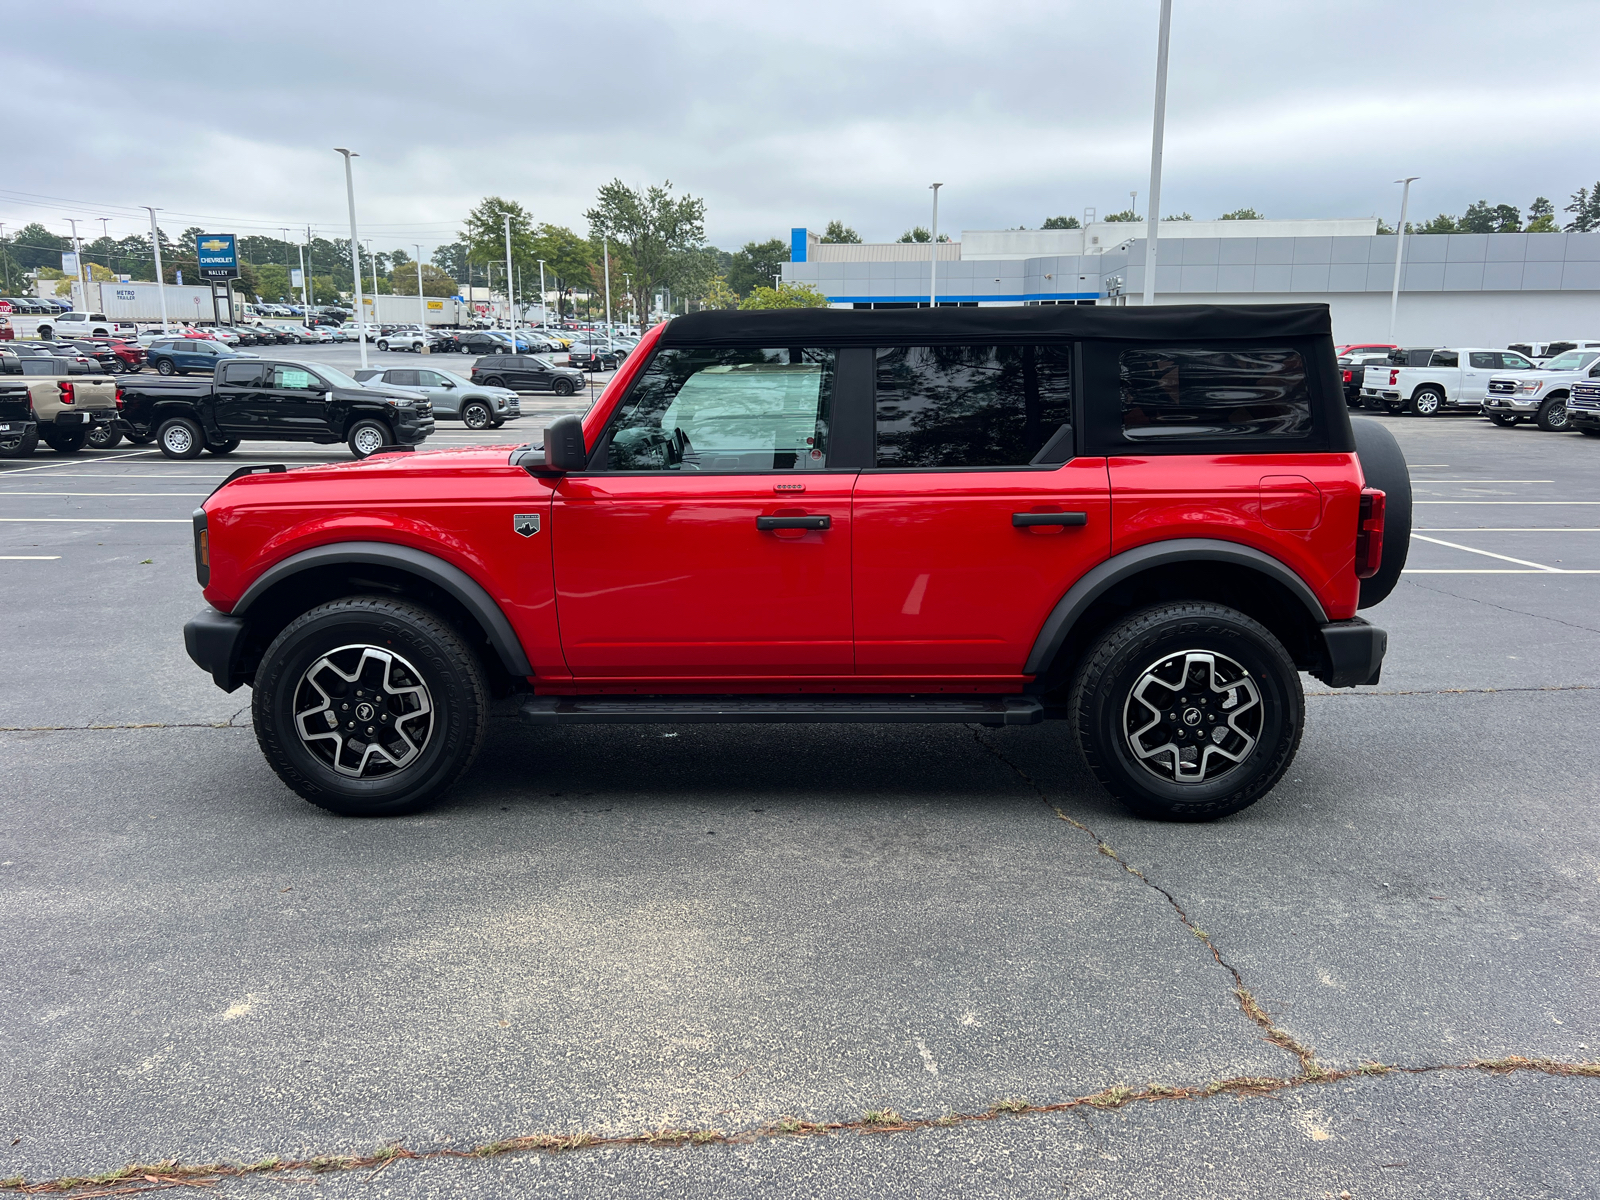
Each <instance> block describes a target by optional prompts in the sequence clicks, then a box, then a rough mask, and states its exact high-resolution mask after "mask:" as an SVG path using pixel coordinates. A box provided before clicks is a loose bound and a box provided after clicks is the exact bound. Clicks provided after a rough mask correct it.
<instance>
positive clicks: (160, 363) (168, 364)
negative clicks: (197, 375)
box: [156, 358, 178, 375]
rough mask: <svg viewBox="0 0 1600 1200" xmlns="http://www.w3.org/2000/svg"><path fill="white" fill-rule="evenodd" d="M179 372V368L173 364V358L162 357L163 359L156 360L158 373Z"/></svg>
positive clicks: (174, 373)
mask: <svg viewBox="0 0 1600 1200" xmlns="http://www.w3.org/2000/svg"><path fill="white" fill-rule="evenodd" d="M177 373H178V368H177V367H175V366H173V365H172V360H171V359H170V358H162V359H157V360H156V374H158V375H176V374H177Z"/></svg>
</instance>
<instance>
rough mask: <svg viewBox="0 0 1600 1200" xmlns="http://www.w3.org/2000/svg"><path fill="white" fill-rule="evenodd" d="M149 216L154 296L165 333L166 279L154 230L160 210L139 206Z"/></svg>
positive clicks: (159, 236)
mask: <svg viewBox="0 0 1600 1200" xmlns="http://www.w3.org/2000/svg"><path fill="white" fill-rule="evenodd" d="M140 207H142V208H143V209H144V210H145V211H146V212H148V213H149V214H150V247H151V249H153V250H154V251H155V252H156V295H157V296H159V297H160V298H161V332H162V333H166V332H167V277H166V276H165V275H163V274H162V273H161V230H159V229H157V228H156V214H157V213H158V212H160V211H161V210H160V209H159V208H151V207H150V205H148V204H144V205H141V206H140Z"/></svg>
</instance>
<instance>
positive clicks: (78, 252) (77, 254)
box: [66, 217, 89, 309]
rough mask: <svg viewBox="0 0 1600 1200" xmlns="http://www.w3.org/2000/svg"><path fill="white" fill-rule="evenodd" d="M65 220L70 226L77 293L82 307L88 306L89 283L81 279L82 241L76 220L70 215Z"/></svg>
mask: <svg viewBox="0 0 1600 1200" xmlns="http://www.w3.org/2000/svg"><path fill="white" fill-rule="evenodd" d="M66 222H67V224H68V225H71V226H72V256H73V258H74V259H75V260H76V261H77V264H78V294H79V295H80V296H81V297H82V298H83V307H84V308H85V309H87V308H88V307H89V285H88V284H87V283H85V282H84V279H83V243H82V242H80V241H79V240H78V222H77V221H76V220H74V219H73V218H72V217H67V218H66Z"/></svg>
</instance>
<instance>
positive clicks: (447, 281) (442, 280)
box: [389, 262, 460, 296]
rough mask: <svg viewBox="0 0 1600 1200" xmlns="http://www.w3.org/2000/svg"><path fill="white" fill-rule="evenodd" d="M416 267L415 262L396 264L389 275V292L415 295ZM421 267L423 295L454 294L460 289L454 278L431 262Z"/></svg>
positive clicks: (399, 294)
mask: <svg viewBox="0 0 1600 1200" xmlns="http://www.w3.org/2000/svg"><path fill="white" fill-rule="evenodd" d="M417 269H418V268H417V264H416V263H415V262H405V263H401V264H400V265H399V266H397V267H396V268H395V269H394V271H393V272H392V273H391V274H390V276H389V290H390V293H391V294H392V295H395V296H415V295H416V294H417ZM421 269H422V294H423V295H424V296H454V295H455V294H456V292H457V291H459V290H460V289H459V287H458V286H457V284H456V281H455V280H454V279H451V278H450V276H448V275H446V274H445V273H444V272H443V271H441V270H439V268H438V267H436V266H434V265H433V264H432V263H423V264H422V268H421Z"/></svg>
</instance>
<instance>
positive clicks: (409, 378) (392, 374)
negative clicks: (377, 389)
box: [383, 370, 417, 387]
mask: <svg viewBox="0 0 1600 1200" xmlns="http://www.w3.org/2000/svg"><path fill="white" fill-rule="evenodd" d="M383 381H384V382H385V383H392V384H394V385H395V386H396V387H416V386H417V373H416V372H415V371H402V370H394V371H389V372H387V373H386V374H385V375H384V377H383Z"/></svg>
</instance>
